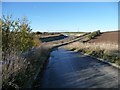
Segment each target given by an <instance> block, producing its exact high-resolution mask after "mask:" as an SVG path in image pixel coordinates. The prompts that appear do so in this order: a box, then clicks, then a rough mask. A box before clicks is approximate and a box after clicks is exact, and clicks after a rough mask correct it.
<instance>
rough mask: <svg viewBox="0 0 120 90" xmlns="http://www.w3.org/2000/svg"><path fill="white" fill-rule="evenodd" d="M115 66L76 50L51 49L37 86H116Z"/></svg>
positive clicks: (116, 72)
mask: <svg viewBox="0 0 120 90" xmlns="http://www.w3.org/2000/svg"><path fill="white" fill-rule="evenodd" d="M118 71H120V70H118V69H117V68H115V67H113V66H110V65H108V64H106V63H103V62H101V61H99V60H97V59H94V58H92V57H89V56H85V55H82V54H80V53H77V52H73V51H67V50H64V49H62V48H58V49H56V50H54V51H52V53H51V56H50V58H49V63H48V65H47V68H46V70H45V71H44V72H43V77H42V81H41V86H39V85H38V86H36V87H38V88H41V87H42V88H118Z"/></svg>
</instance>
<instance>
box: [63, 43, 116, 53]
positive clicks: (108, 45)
mask: <svg viewBox="0 0 120 90" xmlns="http://www.w3.org/2000/svg"><path fill="white" fill-rule="evenodd" d="M65 48H69V49H72V48H76V49H80V48H81V49H88V48H90V49H94V50H95V49H100V50H106V51H117V50H118V45H117V44H111V43H81V42H75V43H72V44H69V45H66V46H65Z"/></svg>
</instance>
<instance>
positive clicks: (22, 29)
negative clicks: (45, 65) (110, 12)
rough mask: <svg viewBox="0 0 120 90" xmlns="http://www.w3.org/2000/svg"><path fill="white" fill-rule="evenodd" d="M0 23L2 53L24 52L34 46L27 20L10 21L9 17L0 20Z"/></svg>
mask: <svg viewBox="0 0 120 90" xmlns="http://www.w3.org/2000/svg"><path fill="white" fill-rule="evenodd" d="M0 22H1V23H2V46H3V47H2V50H3V52H11V51H15V50H17V51H22V52H23V51H25V50H28V49H29V48H31V47H32V46H33V45H34V42H33V36H32V35H31V33H30V32H31V30H32V29H31V28H30V26H29V23H28V20H27V19H26V18H23V19H22V20H20V19H18V20H16V21H15V20H12V17H11V16H8V17H5V16H3V19H1V20H0Z"/></svg>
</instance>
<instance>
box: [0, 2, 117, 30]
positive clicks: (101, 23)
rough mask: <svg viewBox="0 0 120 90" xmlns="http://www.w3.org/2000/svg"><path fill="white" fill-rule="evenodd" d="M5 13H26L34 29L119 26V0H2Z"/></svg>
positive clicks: (86, 28) (96, 28)
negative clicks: (30, 0)
mask: <svg viewBox="0 0 120 90" xmlns="http://www.w3.org/2000/svg"><path fill="white" fill-rule="evenodd" d="M2 14H3V15H11V14H12V16H13V18H15V19H16V18H23V17H27V19H28V20H29V21H30V25H31V28H32V29H33V31H35V32H36V31H40V32H78V31H79V32H91V31H96V30H101V31H102V32H104V31H114V30H117V29H118V3H117V2H3V3H2Z"/></svg>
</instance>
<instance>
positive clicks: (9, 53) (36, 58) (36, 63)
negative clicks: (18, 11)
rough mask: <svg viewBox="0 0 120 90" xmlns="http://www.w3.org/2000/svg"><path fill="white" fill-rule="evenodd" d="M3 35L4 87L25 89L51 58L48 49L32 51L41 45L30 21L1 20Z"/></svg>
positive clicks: (10, 18)
mask: <svg viewBox="0 0 120 90" xmlns="http://www.w3.org/2000/svg"><path fill="white" fill-rule="evenodd" d="M0 27H1V29H0V33H2V60H3V66H2V87H3V88H4V89H9V88H10V87H13V88H18V87H23V86H24V84H25V83H26V82H27V81H29V79H31V78H32V77H33V76H34V74H35V73H36V71H37V70H38V68H39V67H42V65H43V63H44V62H45V60H46V59H47V58H48V56H49V52H50V51H49V49H48V48H43V47H40V48H36V49H34V48H33V49H32V47H34V46H35V45H38V44H39V41H38V39H36V38H35V37H34V34H33V33H31V30H32V29H31V28H30V26H29V23H28V20H27V19H25V18H23V19H21V20H20V19H17V20H13V19H12V17H11V16H7V17H5V16H3V18H2V19H0ZM0 35H1V34H0Z"/></svg>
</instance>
